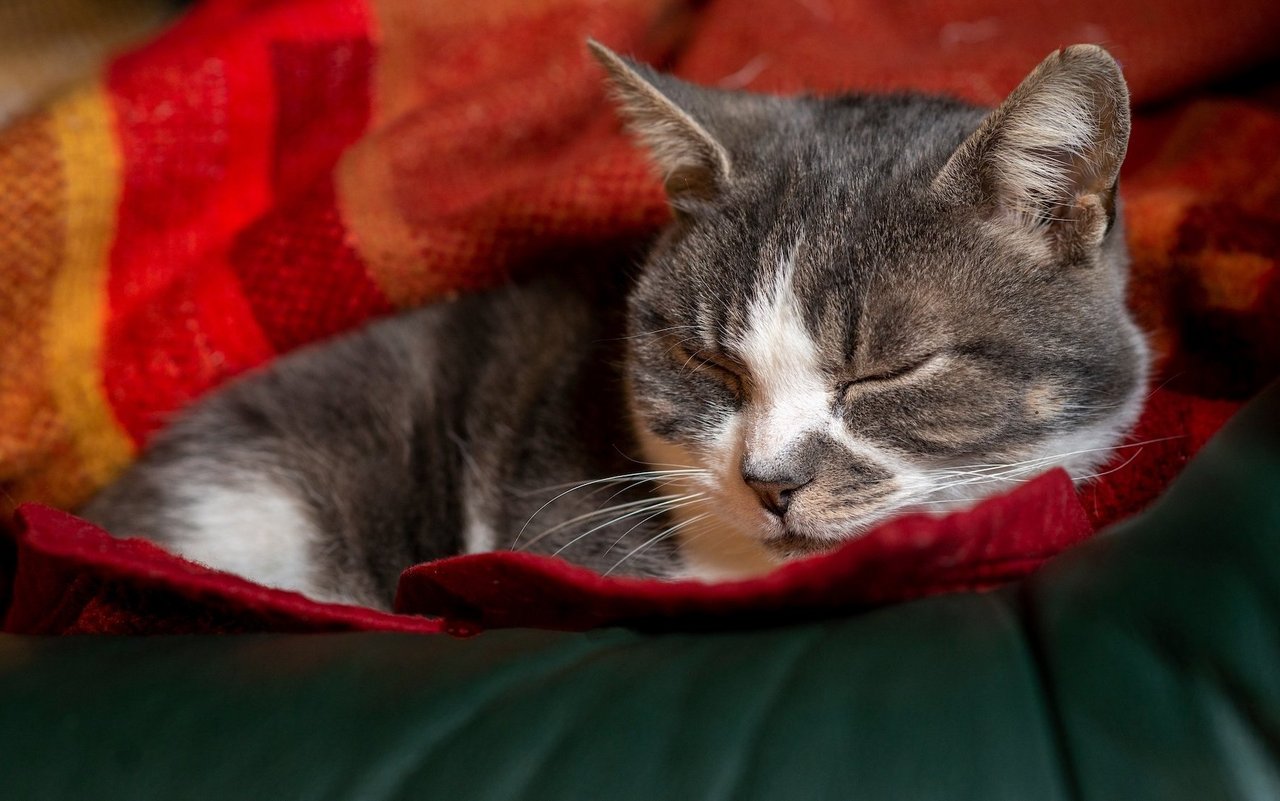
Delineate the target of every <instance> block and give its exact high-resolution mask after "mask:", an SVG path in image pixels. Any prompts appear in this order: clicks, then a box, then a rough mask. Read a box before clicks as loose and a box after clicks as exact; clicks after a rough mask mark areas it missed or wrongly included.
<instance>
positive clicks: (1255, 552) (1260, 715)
mask: <svg viewBox="0 0 1280 801" xmlns="http://www.w3.org/2000/svg"><path fill="white" fill-rule="evenodd" d="M0 798H3V799H95V800H96V799H116V798H119V799H149V798H155V799H187V798H190V799H220V800H221V799H257V798H261V799H295V798H297V799H445V801H460V800H461V799H602V800H603V799H608V800H610V801H622V800H623V799H637V800H641V799H643V800H644V801H653V800H654V799H735V800H736V799H784V800H785V801H804V800H805V799H872V800H873V801H888V800H890V799H907V800H910V801H917V800H918V799H947V800H948V801H959V800H960V799H982V801H1005V800H1007V801H1054V800H1056V799H1063V800H1064V801H1066V800H1068V799H1088V800H1090V801H1093V800H1094V799H1098V800H1102V799H1116V800H1117V801H1138V800H1139V799H1152V800H1153V801H1155V800H1156V799H1158V800H1159V801H1180V800H1181V799H1186V800H1187V801H1215V800H1216V799H1241V800H1242V801H1243V800H1244V799H1258V800H1259V801H1262V800H1263V799H1267V800H1268V801H1270V800H1272V799H1280V389H1278V388H1277V387H1272V389H1271V390H1270V391H1269V392H1268V393H1266V394H1264V396H1263V397H1261V398H1259V399H1258V400H1256V401H1255V402H1254V403H1253V404H1251V405H1250V406H1249V407H1248V408H1247V409H1246V410H1245V412H1244V413H1243V414H1242V415H1241V416H1240V417H1238V418H1237V419H1236V420H1234V421H1233V422H1232V423H1231V424H1230V425H1229V426H1228V428H1227V429H1226V430H1225V431H1224V432H1223V433H1222V434H1221V435H1219V436H1218V437H1217V438H1216V439H1215V440H1214V441H1213V442H1212V443H1211V444H1210V445H1209V446H1208V447H1207V448H1206V449H1205V450H1204V451H1202V453H1201V454H1200V455H1199V456H1198V457H1197V459H1196V460H1195V461H1194V462H1193V463H1192V464H1191V465H1190V466H1189V467H1188V468H1187V469H1186V470H1185V471H1184V473H1183V475H1182V476H1181V477H1180V479H1179V480H1178V481H1177V482H1176V484H1175V485H1174V487H1172V488H1171V490H1170V491H1169V492H1168V493H1167V494H1166V496H1165V497H1164V498H1163V499H1162V500H1161V501H1160V503H1159V504H1157V505H1156V506H1155V507H1154V508H1152V509H1151V510H1150V511H1149V512H1148V513H1147V514H1145V515H1143V516H1141V517H1140V518H1137V519H1134V520H1132V521H1130V522H1127V523H1125V524H1122V525H1120V526H1118V527H1115V528H1114V529H1112V530H1110V531H1109V532H1107V533H1105V534H1103V535H1100V536H1099V537H1098V538H1096V539H1095V540H1093V541H1092V542H1090V543H1089V544H1087V545H1085V546H1083V547H1081V548H1079V549H1077V550H1074V551H1072V552H1070V553H1068V554H1066V555H1064V556H1063V557H1061V558H1060V559H1058V560H1055V561H1054V562H1053V563H1051V564H1050V565H1049V566H1048V567H1047V568H1046V569H1044V570H1042V571H1041V572H1039V573H1038V574H1036V575H1035V576H1033V577H1032V578H1031V579H1029V580H1027V581H1025V582H1023V583H1021V584H1019V585H1017V586H1013V587H1009V588H1007V589H1006V590H1004V591H1001V592H997V593H991V594H986V595H952V596H945V597H938V598H932V599H929V600H925V601H919V602H915V603H910V604H905V605H901V606H898V607H894V608H889V609H885V610H882V611H879V612H875V613H870V614H864V615H860V616H857V617H852V618H848V619H842V620H834V621H827V622H819V623H812V624H809V625H802V626H793V627H788V628H779V629H772V630H765V631H757V632H748V633H733V634H700V635H683V634H682V635H645V634H638V633H634V632H630V631H622V630H610V631H601V632H595V633H588V634H557V633H546V632H535V631H502V632H492V633H488V634H484V635H481V636H479V637H476V638H474V639H470V640H455V639H451V638H447V637H416V636H401V635H390V634H353V635H310V636H240V637H221V638H161V637H157V638H150V639H110V638H64V639H37V638H22V637H14V636H9V637H0Z"/></svg>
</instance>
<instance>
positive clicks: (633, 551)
mask: <svg viewBox="0 0 1280 801" xmlns="http://www.w3.org/2000/svg"><path fill="white" fill-rule="evenodd" d="M710 514H711V513H710V512H703V513H702V514H700V515H696V516H694V517H691V518H689V519H688V520H686V521H684V522H683V523H677V524H676V525H674V526H671V527H670V528H666V529H663V530H662V531H660V532H658V533H657V534H656V535H654V536H653V537H650V538H649V539H648V540H645V541H644V542H642V543H640V544H639V545H637V546H636V547H635V548H632V549H631V551H630V552H629V553H628V554H627V555H626V556H624V557H622V558H621V559H619V560H618V561H617V563H615V564H614V566H613V567H611V568H609V569H608V570H606V571H605V572H604V575H606V576H607V575H609V574H610V573H612V572H613V571H615V570H617V569H618V568H619V567H621V566H622V563H623V562H625V561H627V560H628V559H630V558H631V557H633V556H635V555H636V554H638V553H640V552H641V551H643V550H644V549H645V548H648V547H649V546H651V545H654V544H655V543H657V542H659V541H660V540H663V539H665V538H667V537H671V536H674V535H675V533H676V532H677V531H679V530H680V529H682V528H684V527H685V526H688V525H690V524H693V523H696V522H698V521H699V520H702V519H703V518H705V517H708V516H709V515H710Z"/></svg>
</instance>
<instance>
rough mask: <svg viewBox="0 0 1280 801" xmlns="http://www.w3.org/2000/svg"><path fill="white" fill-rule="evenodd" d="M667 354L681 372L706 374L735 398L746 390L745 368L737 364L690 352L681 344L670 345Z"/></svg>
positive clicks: (705, 352) (699, 352) (702, 353)
mask: <svg viewBox="0 0 1280 801" xmlns="http://www.w3.org/2000/svg"><path fill="white" fill-rule="evenodd" d="M667 352H668V353H669V354H671V357H672V359H674V360H675V361H676V362H677V363H678V364H679V365H680V368H681V370H690V371H696V372H700V373H705V374H708V375H710V376H712V377H713V378H715V379H716V380H718V381H720V382H721V383H722V384H724V385H725V386H727V387H728V388H729V389H730V390H732V391H733V394H734V395H735V396H736V397H739V398H740V397H741V396H742V393H743V390H744V389H745V388H746V368H744V367H743V366H742V365H739V364H738V363H737V362H735V361H733V360H731V359H729V358H727V357H724V356H720V355H719V354H716V353H711V352H708V351H705V350H696V351H692V352H691V351H689V350H688V349H686V348H685V347H684V345H683V344H681V343H677V344H674V345H672V346H671V347H670V348H668V350H667Z"/></svg>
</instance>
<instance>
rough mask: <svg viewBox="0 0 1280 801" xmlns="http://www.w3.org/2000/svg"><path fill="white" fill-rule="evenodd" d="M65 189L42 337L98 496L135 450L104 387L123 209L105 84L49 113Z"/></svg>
mask: <svg viewBox="0 0 1280 801" xmlns="http://www.w3.org/2000/svg"><path fill="white" fill-rule="evenodd" d="M52 116H53V131H54V136H55V137H56V139H57V140H58V145H59V151H60V152H61V155H62V169H63V177H64V180H65V183H66V199H67V208H66V239H65V250H64V255H63V263H62V266H61V269H60V270H59V271H58V276H57V278H56V279H55V281H54V285H53V296H52V298H51V307H50V313H49V317H48V323H47V328H46V330H45V343H46V348H47V350H46V354H47V357H48V366H49V386H50V391H51V392H52V394H53V398H54V402H55V404H56V405H57V407H58V410H59V412H61V414H62V417H63V422H64V423H65V424H66V427H67V431H68V433H69V435H70V439H71V446H72V448H74V450H75V451H76V453H77V455H78V456H79V459H80V462H81V466H82V468H83V471H84V474H85V479H86V480H87V481H88V483H89V484H91V485H92V486H89V487H86V488H84V489H85V491H86V492H89V491H92V490H95V489H97V488H99V487H101V486H102V485H103V484H106V483H107V482H108V481H110V480H111V479H112V478H113V477H114V476H116V475H117V474H118V473H119V472H120V471H121V470H122V469H123V468H124V466H125V465H126V464H128V463H129V460H130V459H131V457H132V455H133V450H134V448H133V443H132V441H131V440H130V439H129V436H128V435H127V434H126V433H125V432H124V430H123V429H122V428H121V427H120V425H119V423H118V422H117V421H116V419H115V416H114V414H113V413H112V411H111V406H110V404H109V403H108V401H107V398H106V395H105V393H104V390H103V383H102V345H103V337H104V333H105V325H106V314H107V300H108V299H107V276H108V271H109V269H110V258H111V244H112V242H113V241H114V236H115V230H116V215H117V209H118V208H119V203H120V183H121V158H120V148H119V143H118V142H117V141H116V136H115V126H114V117H113V114H112V110H111V107H110V101H109V100H108V98H107V93H106V87H105V86H104V85H103V84H102V83H101V82H95V83H92V84H89V85H87V86H85V87H83V88H82V89H80V90H78V91H76V92H75V93H74V94H72V95H70V96H69V97H67V98H66V99H64V100H63V101H62V102H60V103H57V104H55V105H54V107H53V109H52Z"/></svg>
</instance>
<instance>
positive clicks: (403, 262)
mask: <svg viewBox="0 0 1280 801" xmlns="http://www.w3.org/2000/svg"><path fill="white" fill-rule="evenodd" d="M587 36H594V37H596V38H599V39H601V40H602V41H604V42H605V43H606V44H609V45H611V46H613V47H615V48H616V49H619V50H621V51H624V52H634V53H637V54H638V55H639V56H641V57H642V58H646V59H648V60H651V61H655V62H658V63H660V64H662V65H663V66H665V67H667V68H670V69H673V70H674V71H676V72H677V73H678V74H681V75H683V76H685V77H687V78H690V79H692V80H696V81H698V82H701V83H705V84H711V85H719V86H724V87H742V88H748V89H753V90H759V91H778V92H791V91H799V90H802V89H803V90H811V91H817V92H831V91H836V90H840V89H867V90H886V89H901V88H916V89H925V90H932V91H946V92H951V93H954V94H958V95H960V96H962V97H965V98H967V99H970V100H974V101H978V102H983V103H988V104H990V103H995V102H998V101H999V100H1000V99H1001V98H1002V97H1003V95H1004V94H1005V93H1006V92H1007V91H1008V90H1009V89H1011V88H1012V86H1013V85H1014V84H1016V82H1017V81H1018V80H1019V79H1020V78H1021V77H1022V76H1023V75H1024V74H1025V73H1026V72H1027V71H1029V70H1030V69H1031V68H1032V67H1033V66H1034V65H1035V64H1036V63H1037V62H1038V61H1039V60H1040V59H1041V58H1043V57H1044V55H1046V54H1047V53H1048V52H1049V51H1050V50H1052V49H1054V48H1056V47H1060V46H1063V45H1066V44H1071V43H1074V42H1080V41H1096V42H1100V43H1102V44H1105V45H1106V46H1108V47H1109V48H1110V49H1111V50H1112V52H1113V53H1115V54H1116V55H1117V57H1118V58H1119V59H1120V61H1121V62H1122V64H1123V66H1124V68H1125V72H1126V76H1127V78H1128V80H1129V82H1130V85H1131V87H1132V90H1133V97H1134V102H1135V116H1134V127H1133V139H1132V143H1131V147H1130V154H1129V157H1128V159H1127V161H1126V164H1125V168H1124V172H1123V178H1122V191H1123V196H1124V200H1125V216H1126V222H1127V227H1128V237H1129V243H1130V246H1131V250H1132V252H1133V255H1134V262H1133V279H1132V283H1131V292H1130V295H1131V298H1130V299H1131V302H1132V305H1133V306H1134V308H1135V310H1136V312H1137V315H1138V317H1139V319H1140V322H1141V323H1142V325H1143V326H1144V328H1145V329H1146V330H1148V331H1149V332H1150V335H1151V339H1152V342H1153V344H1154V345H1155V347H1156V349H1157V351H1158V353H1159V364H1158V375H1157V376H1156V378H1155V381H1154V387H1157V388H1156V389H1155V391H1154V392H1153V394H1152V396H1151V397H1150V399H1149V401H1148V405H1147V409H1146V412H1145V414H1144V416H1143V419H1142V422H1141V424H1140V426H1139V429H1138V431H1137V432H1135V435H1134V437H1133V440H1132V441H1133V442H1134V443H1135V444H1134V445H1133V446H1132V447H1129V448H1126V449H1123V450H1121V451H1119V452H1118V453H1117V455H1116V458H1115V459H1114V460H1113V461H1112V463H1111V464H1110V465H1108V467H1106V468H1105V475H1102V476H1100V477H1099V479H1098V480H1097V481H1096V482H1095V483H1093V484H1090V485H1088V486H1087V487H1085V488H1084V489H1083V490H1082V491H1080V493H1079V494H1078V495H1076V494H1074V493H1073V492H1072V490H1071V489H1070V487H1068V486H1067V485H1066V484H1065V483H1064V479H1063V478H1062V476H1061V475H1051V476H1049V477H1046V478H1042V479H1039V480H1037V481H1035V482H1032V483H1030V484H1028V485H1026V486H1025V487H1023V488H1022V489H1020V490H1019V491H1017V492H1014V493H1011V494H1010V495H1008V496H1007V497H1004V498H999V499H995V500H993V501H991V502H990V503H989V504H987V505H984V506H982V507H980V508H978V509H976V510H974V511H972V512H970V513H967V514H964V515H957V516H952V517H948V518H944V519H928V520H926V519H914V520H908V521H902V522H898V523H893V524H890V525H888V526H886V527H882V528H881V529H879V530H877V531H876V532H873V533H872V534H870V535H868V536H867V537H865V538H863V539H861V540H858V541H856V542H853V543H850V544H849V545H848V546H847V547H845V548H844V549H842V550H841V551H839V552H838V553H836V554H833V555H830V556H827V557H823V558H819V559H814V560H810V561H806V562H804V563H800V564H796V565H793V566H789V567H787V568H785V569H783V570H780V571H778V572H777V573H775V574H774V575H772V576H768V577H765V578H763V579H760V580H757V581H751V582H742V583H736V584H729V585H724V586H714V587H712V586H701V585H697V584H690V583H674V584H662V583H648V582H635V581H621V580H612V579H610V580H603V579H600V578H598V577H595V576H592V575H589V574H586V573H584V572H582V571H579V570H576V569H573V568H570V567H568V566H565V565H563V564H562V563H559V562H554V561H548V560H541V559H535V558H532V557H527V556H518V555H511V554H495V555H484V556H475V557H467V558H458V559H453V560H446V561H444V562H441V563H437V564H434V565H426V566H418V567H415V568H413V569H411V570H409V571H408V572H407V573H406V574H405V576H404V577H403V579H402V582H401V587H400V599H399V602H400V609H401V610H402V611H404V612H408V613H414V614H428V615H445V616H446V617H447V620H445V621H438V620H427V619H424V618H421V617H413V616H409V615H384V614H379V613H374V612H370V611H368V610H358V609H351V608H344V607H335V606H327V605H323V604H315V603H312V602H309V601H306V600H305V599H301V598H299V597H297V596H295V595H291V594H289V593H282V592H277V591H273V590H268V589H265V588H262V587H257V586H255V585H252V584H250V583H248V582H245V581H242V580H239V579H235V578H233V577H229V576H226V575H223V574H218V573H214V572H212V571H209V570H206V569H204V568H201V567H199V566H196V565H192V564H190V563H187V562H184V561H182V560H179V559H176V558H174V557H172V556H169V555H167V554H165V553H163V552H161V551H159V550H158V549H156V548H154V547H152V546H149V545H147V544H146V543H141V542H137V541H131V540H115V539H111V538H110V537H108V536H107V535H106V534H104V533H103V532H100V531H98V530H97V529H94V528H93V527H91V526H87V525H86V524H84V523H83V522H81V521H78V520H77V519H76V518H74V517H72V516H70V515H67V514H65V513H62V512H57V511H54V510H53V509H50V508H48V507H47V506H40V505H34V504H26V505H23V506H22V507H21V511H20V513H19V514H18V515H17V516H16V517H15V519H14V525H13V526H12V529H13V530H12V532H11V536H10V537H9V538H8V539H5V538H4V537H0V612H3V614H4V628H5V629H6V630H9V631H22V632H39V633H70V632H91V631H92V632H119V633H125V632H128V633H159V632H196V631H263V630H289V631H318V630H324V631H332V630H350V629H365V628H373V629H393V630H408V631H424V632H430V631H438V630H442V629H448V630H454V631H463V630H474V629H475V628H476V627H488V626H502V625H539V626H549V627H555V628H569V629H580V628H586V627H590V626H595V625H607V624H614V623H626V624H628V625H637V626H644V627H648V628H689V627H693V628H708V627H716V626H743V625H756V624H759V623H766V622H776V621H781V620H790V619H794V618H795V617H797V616H812V615H820V614H830V613H833V612H839V611H847V610H849V609H855V608H865V607H867V606H871V605H875V604H880V603H887V602H891V601H897V600H902V599H906V598H911V597H919V596H921V595H926V594H930V593H936V592H944V591H950V590H955V589H964V588H981V587H989V586H992V585H994V584H997V583H999V582H1002V581H1006V580H1009V579H1012V578H1015V577H1017V576H1019V575H1022V574H1024V573H1025V572H1026V571H1028V570H1031V569H1033V568H1034V567H1035V566H1036V565H1037V564H1039V562H1040V561H1042V560H1043V559H1045V558H1047V557H1049V556H1051V555H1052V554H1054V553H1056V552H1057V551H1059V550H1061V549H1062V548H1064V547H1067V546H1069V545H1070V544H1072V543H1074V542H1076V541H1078V540H1079V539H1080V538H1081V537H1083V536H1086V535H1087V534H1088V533H1089V531H1090V530H1092V529H1095V528H1097V527H1099V526H1103V525H1106V524H1108V523H1110V522H1112V521H1115V520H1117V519H1120V518H1122V517H1124V516H1126V515H1129V514H1132V513H1134V512H1136V511H1138V510H1140V509H1142V508H1143V507H1145V506H1146V505H1147V504H1149V503H1150V501H1151V500H1152V499H1154V498H1155V497H1156V496H1158V495H1159V493H1160V492H1161V491H1162V490H1163V488H1164V487H1165V486H1166V485H1167V484H1168V482H1169V480H1170V479H1171V478H1172V477H1173V476H1174V475H1176V474H1177V472H1178V471H1179V470H1180V469H1181V467H1182V465H1183V464H1184V463H1185V462H1186V460H1187V459H1188V458H1190V456H1191V455H1193V454H1194V453H1195V452H1196V451H1197V450H1198V449H1199V447H1200V446H1201V445H1202V444H1203V443H1204V442H1205V440H1206V439H1207V438H1208V437H1209V436H1211V435H1212V433H1213V432H1214V431H1215V430H1216V429H1217V428H1218V427H1219V426H1220V425H1221V424H1222V422H1223V421H1225V420H1226V419H1227V417H1229V416H1230V414H1231V413H1232V412H1233V411H1234V410H1235V409H1236V408H1238V406H1239V404H1240V403H1241V402H1242V401H1243V400H1245V399H1247V398H1248V397H1249V396H1250V395H1251V394H1252V393H1253V392H1255V391H1257V390H1258V389H1259V388H1260V387H1261V386H1263V385H1264V384H1265V383H1266V382H1267V381H1268V380H1269V379H1270V378H1271V377H1273V376H1274V375H1276V374H1277V372H1280V265H1278V259H1280V150H1278V149H1277V148H1276V146H1275V143H1276V142H1277V141H1280V80H1277V79H1276V78H1275V75H1274V66H1275V61H1274V60H1275V59H1276V58H1277V53H1278V52H1280V49H1278V48H1277V45H1278V44H1280V5H1277V4H1275V3H1273V2H1242V3H1233V4H1221V3H1212V2H1208V0H1174V1H1173V2H1170V3H1167V4H1164V8H1163V9H1162V11H1161V13H1160V14H1159V15H1158V17H1157V16H1156V15H1154V14H1153V12H1151V11H1149V10H1147V9H1146V8H1141V7H1138V6H1130V5H1125V4H1117V3H1112V2H1105V1H1104V0H1079V1H1078V2H1063V3H1054V4H1048V5H1044V4H1034V5H1028V4H1021V5H1019V4H1016V3H1012V4H1011V3H1009V2H1007V0H931V1H930V2H923V3H912V4H891V3H890V4H886V3H879V2H872V0H844V1H843V2H838V1H837V0H733V1H732V2H730V1H729V0H725V2H710V3H700V4H692V3H688V4H686V3H681V2H677V0H618V1H617V2H614V3H598V2H593V1H592V0H486V1H485V2H475V3H443V4H424V3H421V2H418V1H417V0H205V2H202V3H197V4H196V5H195V6H194V7H193V9H192V11H191V12H190V13H189V14H188V15H187V16H186V17H185V18H184V19H183V20H182V21H181V22H180V23H179V24H177V25H176V26H175V27H174V28H173V29H171V30H170V31H168V32H167V33H165V34H164V35H163V36H161V37H160V38H159V39H158V40H156V41H155V42H153V43H151V44H149V45H147V46H145V47H142V48H140V49H139V50H137V51H135V52H132V53H128V54H126V55H123V56H121V57H119V58H118V59H116V60H115V61H113V62H112V63H111V64H110V65H109V67H108V68H107V70H106V71H105V73H104V75H103V76H102V77H101V79H100V80H98V81H96V82H94V83H92V84H90V85H87V86H84V87H81V89H80V90H78V91H76V92H73V93H72V94H71V95H69V96H67V97H66V98H63V99H61V100H59V101H56V102H54V103H52V104H50V106H48V107H47V108H45V109H42V110H40V111H38V112H37V113H35V114H33V115H31V116H30V117H28V118H27V119H25V120H23V121H21V122H19V123H18V124H16V125H14V126H13V127H11V128H10V129H9V130H7V131H3V132H0V286H5V287H14V288H16V290H17V291H16V292H13V293H5V294H0V498H12V499H14V500H16V501H18V502H31V501H34V502H38V503H43V504H48V505H52V506H62V507H64V508H73V507H74V506H75V504H77V503H79V502H80V501H82V500H83V499H84V498H85V497H86V495H87V494H89V493H91V492H92V491H93V490H95V489H96V488H98V487H99V486H101V485H102V484H103V483H104V482H106V481H108V480H110V478H111V477H112V476H113V475H114V474H116V473H117V472H118V471H119V470H120V469H121V468H122V467H123V466H124V465H125V464H127V462H128V460H129V459H130V458H132V457H133V455H134V454H135V453H136V451H137V449H138V448H140V447H142V446H143V445H144V444H145V442H146V440H147V438H148V437H149V435H150V434H151V433H152V432H154V431H155V430H156V429H157V428H158V427H160V426H162V425H163V423H164V421H165V419H166V417H167V416H168V415H169V414H171V413H172V412H173V411H174V410H175V409H178V408H180V407H181V406H182V405H184V404H186V403H188V402H189V401H191V400H192V399H194V398H196V397H198V396H199V395H201V394H202V393H204V392H206V391H208V390H210V389H212V388H214V387H216V386H217V385H218V384H220V383H222V382H224V381H225V380H227V379H228V378H230V377H232V376H234V375H236V374H238V373H240V372H242V371H244V370H246V369H249V368H251V367H253V366H256V365H258V364H261V363H263V362H266V361H269V360H270V359H272V358H274V357H275V356H276V355H278V354H280V353H283V352H286V351H288V350H290V349H292V348H294V347H297V346H299V345H301V344H304V343H307V342H310V341H313V340H316V339H319V338H322V337H324V336H328V335H331V334H334V333H337V332H341V331H343V330H347V329H350V328H352V327H354V326H357V325H359V324H360V323H362V322H363V321H365V320H367V319H369V318H371V317H374V316H378V315H383V314H388V313H392V312H394V311H395V310H396V309H398V308H403V307H408V306H411V305H414V304H418V303H422V302H429V301H431V300H433V299H438V298H440V297H443V296H447V295H448V294H449V293H452V292H456V291H465V290H470V289H475V288H480V287H484V286H490V285H493V284H495V283H497V282H500V281H504V280H508V279H509V278H510V277H512V276H518V275H520V274H527V273H531V272H535V271H539V270H549V269H555V268H556V266H557V265H558V264H560V263H562V262H563V261H564V259H566V258H591V259H594V260H597V261H598V262H599V263H600V266H601V269H619V268H621V267H624V266H625V264H623V263H622V261H621V260H620V259H621V257H619V256H617V254H620V253H624V252H627V250H628V247H629V246H630V245H632V244H634V243H635V242H637V241H640V240H641V239H643V238H644V237H646V236H650V235H652V234H653V232H654V231H656V230H657V229H658V228H659V227H660V226H661V225H662V224H663V222H664V221H665V219H666V210H665V207H664V202H663V198H662V195H661V191H660V188H659V185H658V182H657V181H656V180H655V179H654V176H653V175H652V174H651V173H650V172H649V170H648V168H647V166H646V165H645V163H644V159H643V156H642V155H641V154H640V153H639V151H638V150H637V149H636V148H635V147H633V146H632V145H630V144H629V143H628V142H627V141H626V140H625V138H624V137H623V136H622V134H621V131H620V130H619V126H618V124H617V122H616V120H615V118H614V116H613V115H612V113H611V111H610V110H609V107H608V105H607V103H606V101H605V100H604V97H603V91H602V86H601V76H600V74H599V71H598V70H597V69H596V68H595V66H594V65H593V64H591V62H590V61H589V59H588V58H587V57H586V54H585V50H584V48H583V45H582V43H583V40H584V39H585V38H586V37H587ZM1268 68H1270V70H1271V71H1268ZM117 533H121V534H123V533H127V532H117ZM495 582H497V583H496V584H495ZM6 610H7V611H6Z"/></svg>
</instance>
